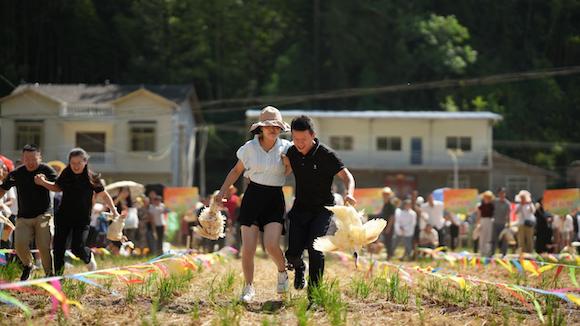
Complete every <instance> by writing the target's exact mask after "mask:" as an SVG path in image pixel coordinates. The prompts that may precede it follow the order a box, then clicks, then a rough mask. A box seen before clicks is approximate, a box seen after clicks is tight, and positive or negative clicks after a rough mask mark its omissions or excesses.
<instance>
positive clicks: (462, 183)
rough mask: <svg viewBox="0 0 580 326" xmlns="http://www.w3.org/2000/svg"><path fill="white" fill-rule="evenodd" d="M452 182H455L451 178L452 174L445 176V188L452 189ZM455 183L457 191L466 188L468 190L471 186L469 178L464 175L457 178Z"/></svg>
mask: <svg viewBox="0 0 580 326" xmlns="http://www.w3.org/2000/svg"><path fill="white" fill-rule="evenodd" d="M454 181H455V178H454V177H453V174H449V175H448V176H447V187H449V188H453V183H454ZM457 183H458V187H459V189H466V188H470V186H471V182H470V178H469V176H468V175H464V174H460V175H459V176H458V178H457Z"/></svg>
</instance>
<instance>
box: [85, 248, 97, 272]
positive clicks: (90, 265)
mask: <svg viewBox="0 0 580 326" xmlns="http://www.w3.org/2000/svg"><path fill="white" fill-rule="evenodd" d="M87 269H88V270H89V272H92V271H96V270H97V261H96V260H95V254H93V253H92V252H91V261H89V263H88V264H87Z"/></svg>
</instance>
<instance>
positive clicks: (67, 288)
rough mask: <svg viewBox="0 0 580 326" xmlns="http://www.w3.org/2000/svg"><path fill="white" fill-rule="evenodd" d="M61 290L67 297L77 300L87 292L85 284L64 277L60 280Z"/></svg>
mask: <svg viewBox="0 0 580 326" xmlns="http://www.w3.org/2000/svg"><path fill="white" fill-rule="evenodd" d="M60 284H61V286H62V291H63V292H64V294H65V295H66V296H67V298H69V299H72V300H79V299H81V298H82V297H83V296H84V295H85V294H86V293H87V284H86V283H84V282H80V281H76V280H73V279H69V278H65V279H62V280H61V283H60Z"/></svg>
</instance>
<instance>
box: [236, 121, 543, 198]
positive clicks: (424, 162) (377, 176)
mask: <svg viewBox="0 0 580 326" xmlns="http://www.w3.org/2000/svg"><path fill="white" fill-rule="evenodd" d="M303 114H304V115H308V116H309V117H311V118H312V119H313V121H314V123H315V126H316V130H317V133H318V137H319V139H320V140H321V141H322V142H323V143H326V144H327V145H329V146H330V147H332V148H333V149H334V150H335V151H336V152H337V153H338V155H339V156H340V157H341V158H342V160H343V161H344V163H345V165H346V166H347V167H348V168H349V170H351V171H352V173H353V175H354V176H355V179H356V185H357V187H383V186H385V185H388V186H390V187H392V188H394V189H395V190H396V191H397V193H398V194H399V195H406V194H408V193H410V191H411V190H414V189H417V190H419V192H420V193H422V194H425V193H427V192H430V191H432V190H433V189H436V188H440V187H453V186H454V183H455V173H454V171H455V170H457V172H458V178H457V182H458V186H459V187H460V188H478V189H480V190H485V189H495V188H496V187H498V186H500V185H501V186H509V185H508V184H506V183H509V180H510V176H509V175H508V176H504V175H502V171H498V170H496V169H494V158H497V157H499V156H498V154H497V153H495V152H494V151H493V126H494V124H495V123H496V122H498V121H500V120H501V116H500V115H497V114H495V113H491V112H442V111H296V110H293V111H282V115H283V117H284V119H285V120H286V121H287V122H288V123H290V121H291V120H292V119H293V118H294V117H296V116H299V115H303ZM246 116H247V119H248V122H252V121H255V120H256V119H257V118H258V116H259V111H258V110H250V111H247V112H246ZM455 162H456V163H455ZM504 162H505V160H503V161H502V163H504ZM511 163H513V162H511ZM512 165H513V164H512ZM522 166H523V165H522ZM512 167H513V166H512ZM530 168H535V167H531V166H530ZM537 169H539V168H537ZM516 170H517V171H523V170H525V169H523V168H522V167H521V166H520V167H517V168H516ZM540 170H541V169H540ZM534 171H535V172H537V171H536V170H534ZM494 174H496V175H494ZM522 174H523V175H524V179H522V178H515V179H514V180H516V181H517V182H518V184H517V186H516V185H514V187H523V186H526V185H527V186H528V187H530V188H531V187H532V186H534V187H537V188H538V191H543V188H542V187H545V184H546V182H545V178H544V180H543V183H540V184H538V185H536V184H535V183H534V180H532V182H530V179H529V176H528V172H527V171H523V172H522ZM526 178H527V179H526ZM512 179H513V178H512ZM522 180H527V181H528V182H527V184H525V182H522ZM540 188H542V189H540Z"/></svg>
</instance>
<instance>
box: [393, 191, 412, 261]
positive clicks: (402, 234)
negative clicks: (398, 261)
mask: <svg viewBox="0 0 580 326" xmlns="http://www.w3.org/2000/svg"><path fill="white" fill-rule="evenodd" d="M416 223H417V213H415V211H414V210H413V209H412V203H411V200H409V199H407V200H405V201H404V202H403V209H399V208H397V209H396V210H395V239H394V241H395V243H394V245H393V248H395V249H396V248H397V246H398V245H399V242H401V241H402V242H403V245H404V247H405V254H404V257H403V258H402V259H409V258H410V257H411V254H412V251H413V235H414V234H415V225H416Z"/></svg>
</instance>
